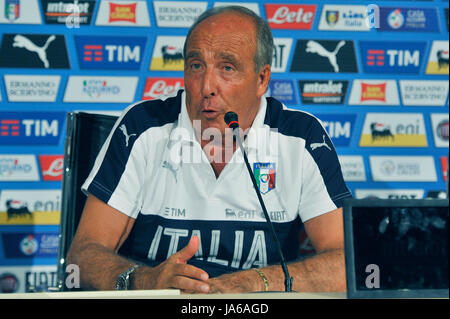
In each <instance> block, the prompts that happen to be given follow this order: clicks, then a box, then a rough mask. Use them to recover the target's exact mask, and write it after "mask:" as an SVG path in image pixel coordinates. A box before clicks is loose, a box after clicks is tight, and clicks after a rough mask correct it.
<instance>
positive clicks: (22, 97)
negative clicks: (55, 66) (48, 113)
mask: <svg viewBox="0 0 450 319" xmlns="http://www.w3.org/2000/svg"><path fill="white" fill-rule="evenodd" d="M60 81H61V76H59V75H5V86H6V93H7V94H8V100H9V101H10V102H55V100H56V96H57V95H58V88H59V83H60Z"/></svg>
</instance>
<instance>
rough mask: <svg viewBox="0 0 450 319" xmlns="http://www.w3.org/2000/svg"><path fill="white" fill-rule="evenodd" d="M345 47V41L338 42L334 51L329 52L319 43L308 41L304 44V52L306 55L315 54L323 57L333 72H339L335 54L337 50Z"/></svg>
mask: <svg viewBox="0 0 450 319" xmlns="http://www.w3.org/2000/svg"><path fill="white" fill-rule="evenodd" d="M344 45H345V41H343V40H342V41H339V43H338V44H337V46H336V48H335V49H334V51H332V52H330V51H328V50H327V49H325V48H324V47H323V46H322V45H320V43H318V42H316V41H312V40H310V41H308V42H307V43H306V52H308V53H316V54H318V55H320V56H322V57H325V58H327V59H328V61H329V62H330V64H331V66H332V67H333V70H334V72H339V65H338V64H337V58H336V56H337V54H338V52H339V50H340V49H341V48H342V47H343V46H344Z"/></svg>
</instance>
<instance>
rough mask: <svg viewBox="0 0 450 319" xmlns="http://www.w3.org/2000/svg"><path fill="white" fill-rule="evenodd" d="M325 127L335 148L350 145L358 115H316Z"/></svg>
mask: <svg viewBox="0 0 450 319" xmlns="http://www.w3.org/2000/svg"><path fill="white" fill-rule="evenodd" d="M315 116H317V117H318V118H319V119H320V121H321V122H322V125H323V126H324V127H325V130H326V131H327V133H328V135H329V136H330V138H331V141H332V142H333V144H334V146H338V147H341V146H343V147H347V146H349V145H350V142H351V138H352V136H353V134H354V133H353V132H354V126H355V121H356V114H342V113H334V114H315Z"/></svg>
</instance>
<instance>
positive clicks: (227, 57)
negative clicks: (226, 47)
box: [219, 52, 238, 64]
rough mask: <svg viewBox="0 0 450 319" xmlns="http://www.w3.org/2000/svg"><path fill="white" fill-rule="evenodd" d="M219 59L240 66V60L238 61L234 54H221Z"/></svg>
mask: <svg viewBox="0 0 450 319" xmlns="http://www.w3.org/2000/svg"><path fill="white" fill-rule="evenodd" d="M219 57H220V58H221V59H224V60H229V61H231V62H233V63H236V64H238V60H237V59H236V57H235V56H234V55H233V54H229V53H226V52H220V53H219Z"/></svg>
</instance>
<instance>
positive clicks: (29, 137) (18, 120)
mask: <svg viewBox="0 0 450 319" xmlns="http://www.w3.org/2000/svg"><path fill="white" fill-rule="evenodd" d="M65 117H66V113H65V112H0V145H36V144H40V145H58V143H59V141H60V138H61V132H62V128H63V126H64V121H65Z"/></svg>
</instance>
